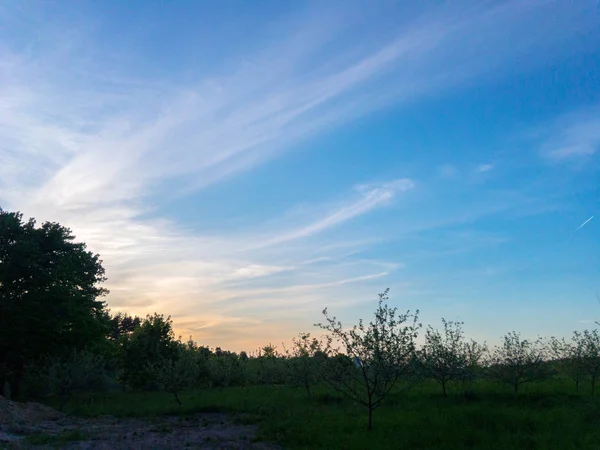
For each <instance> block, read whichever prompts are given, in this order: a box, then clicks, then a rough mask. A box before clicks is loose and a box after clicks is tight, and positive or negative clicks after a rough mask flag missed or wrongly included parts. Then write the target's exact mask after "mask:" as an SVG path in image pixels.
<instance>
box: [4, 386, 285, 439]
mask: <svg viewBox="0 0 600 450" xmlns="http://www.w3.org/2000/svg"><path fill="white" fill-rule="evenodd" d="M256 431H257V427H256V426H254V425H242V424H238V423H235V422H234V421H233V420H232V418H231V417H229V416H227V415H224V414H210V413H202V414H194V415H190V416H182V417H180V416H167V417H156V418H125V419H119V418H115V417H109V416H104V417H98V418H79V417H71V416H67V415H65V414H62V413H59V412H58V411H55V410H53V409H51V408H48V407H46V406H43V405H39V404H36V403H25V404H23V403H17V402H10V401H8V400H6V399H4V398H2V397H0V447H2V446H3V445H4V446H5V447H8V448H11V449H26V448H40V449H43V448H61V449H140V450H141V449H184V448H207V449H265V450H266V449H276V448H278V447H277V446H274V445H272V444H267V443H263V442H254V441H253V440H254V438H255V436H256Z"/></svg>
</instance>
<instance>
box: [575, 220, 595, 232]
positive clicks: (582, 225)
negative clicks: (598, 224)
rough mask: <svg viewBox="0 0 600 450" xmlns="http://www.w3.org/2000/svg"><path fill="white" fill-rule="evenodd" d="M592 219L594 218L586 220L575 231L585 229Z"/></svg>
mask: <svg viewBox="0 0 600 450" xmlns="http://www.w3.org/2000/svg"><path fill="white" fill-rule="evenodd" d="M593 218H594V216H592V217H590V218H589V219H588V220H586V221H585V222H583V223H582V224H581V225H579V226H578V227H577V229H576V230H575V231H579V230H580V229H581V228H583V227H585V226H586V225H587V224H588V223H589V222H590V221H591V220H592V219H593Z"/></svg>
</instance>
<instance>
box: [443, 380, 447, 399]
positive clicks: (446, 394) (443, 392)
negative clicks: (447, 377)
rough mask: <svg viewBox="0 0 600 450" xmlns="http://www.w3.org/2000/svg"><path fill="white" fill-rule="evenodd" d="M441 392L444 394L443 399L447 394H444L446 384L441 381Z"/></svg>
mask: <svg viewBox="0 0 600 450" xmlns="http://www.w3.org/2000/svg"><path fill="white" fill-rule="evenodd" d="M442 392H443V393H444V397H447V394H446V382H445V381H442Z"/></svg>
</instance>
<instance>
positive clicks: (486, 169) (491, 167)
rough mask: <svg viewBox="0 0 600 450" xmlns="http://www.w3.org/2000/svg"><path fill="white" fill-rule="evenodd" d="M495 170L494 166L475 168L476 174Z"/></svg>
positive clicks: (486, 165)
mask: <svg viewBox="0 0 600 450" xmlns="http://www.w3.org/2000/svg"><path fill="white" fill-rule="evenodd" d="M493 168H494V165H493V164H480V165H478V166H477V167H476V168H475V172H477V173H484V172H489V171H490V170H492V169H493Z"/></svg>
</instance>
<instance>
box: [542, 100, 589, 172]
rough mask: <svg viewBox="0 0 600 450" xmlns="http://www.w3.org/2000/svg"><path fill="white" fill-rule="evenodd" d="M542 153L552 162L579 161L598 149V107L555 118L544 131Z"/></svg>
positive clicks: (587, 157)
mask: <svg viewBox="0 0 600 450" xmlns="http://www.w3.org/2000/svg"><path fill="white" fill-rule="evenodd" d="M544 134H546V135H547V137H546V139H545V142H544V144H543V145H542V154H543V156H544V157H546V158H548V159H549V160H551V161H553V162H580V161H585V160H588V159H589V158H591V157H593V156H594V155H595V154H596V153H597V152H598V151H599V150H600V108H590V109H586V110H584V111H579V112H576V113H573V114H570V115H567V116H564V117H562V118H560V119H559V120H557V121H556V122H555V123H554V124H552V125H551V126H549V127H548V129H547V130H546V131H545V133H544Z"/></svg>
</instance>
